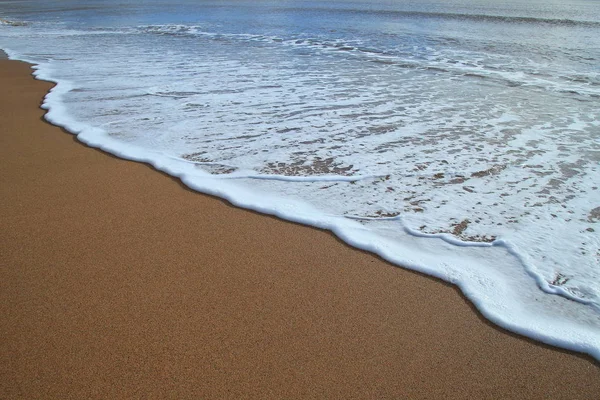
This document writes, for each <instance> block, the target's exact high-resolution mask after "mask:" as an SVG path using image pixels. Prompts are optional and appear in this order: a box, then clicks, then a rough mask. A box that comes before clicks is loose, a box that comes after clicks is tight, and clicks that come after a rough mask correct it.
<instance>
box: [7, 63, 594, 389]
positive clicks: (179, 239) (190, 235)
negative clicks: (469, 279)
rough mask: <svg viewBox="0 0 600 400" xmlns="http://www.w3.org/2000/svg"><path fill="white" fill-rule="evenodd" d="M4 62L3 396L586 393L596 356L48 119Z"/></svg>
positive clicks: (33, 91)
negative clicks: (526, 333) (517, 330)
mask: <svg viewBox="0 0 600 400" xmlns="http://www.w3.org/2000/svg"><path fill="white" fill-rule="evenodd" d="M50 87H51V84H49V83H46V82H40V81H35V80H34V79H32V77H31V76H30V69H29V65H27V64H24V63H19V62H14V61H0V88H2V89H1V90H2V92H1V95H0V110H1V112H0V140H1V146H0V151H1V152H2V153H1V162H0V166H1V168H0V171H1V172H0V174H1V179H2V181H1V197H0V205H1V207H0V209H1V214H0V229H1V233H2V236H1V254H0V262H1V264H0V265H1V270H0V318H1V321H2V322H1V329H2V331H1V339H0V356H1V358H0V362H1V366H0V398H2V399H20V398H22V399H36V398H53V399H83V398H107V399H116V398H144V399H149V398H174V399H175V398H177V399H179V398H195V399H199V398H340V399H341V398H386V397H387V398H442V397H443V398H490V399H499V398H552V399H558V398H565V399H567V398H568V399H576V398H580V399H583V398H588V399H597V398H598V396H599V393H600V368H599V367H598V363H596V362H594V361H592V360H591V359H590V358H589V357H584V356H579V355H575V354H572V353H569V352H565V351H561V350H557V349H553V348H550V347H548V346H544V345H540V344H536V343H533V342H532V341H530V340H526V339H521V338H519V337H517V336H515V335H512V334H509V333H506V332H505V331H502V330H500V329H497V328H494V327H492V326H491V325H490V324H489V323H487V322H485V321H484V320H482V318H481V317H480V316H478V314H477V313H476V312H474V310H473V308H472V306H470V305H469V303H468V302H467V301H465V300H464V298H463V297H462V296H461V295H460V294H459V293H458V291H457V290H456V289H455V288H453V287H452V286H449V285H447V284H444V283H442V282H439V281H437V280H434V279H431V278H428V277H425V276H422V275H420V274H416V273H412V272H408V271H404V270H402V269H400V268H396V267H394V266H392V265H389V264H387V263H385V262H383V261H381V260H379V259H378V258H377V257H375V256H373V255H370V254H367V253H364V252H361V251H357V250H354V249H351V248H349V247H347V246H346V245H344V244H343V243H341V242H340V241H338V240H337V239H335V238H334V237H333V236H332V235H331V234H329V233H327V232H323V231H319V230H315V229H312V228H307V227H303V226H299V225H295V224H291V223H286V222H282V221H280V220H277V219H275V218H271V217H266V216H261V215H258V214H256V213H253V212H249V211H244V210H240V209H236V208H233V207H231V206H229V205H227V204H225V203H224V202H222V201H220V200H218V199H214V198H211V197H208V196H203V195H200V194H197V193H193V192H191V191H189V190H187V189H185V188H184V187H183V186H182V185H181V184H179V183H178V182H177V181H176V180H174V179H172V178H170V177H168V176H165V175H163V174H161V173H158V172H156V171H154V170H153V169H151V168H150V167H148V166H146V165H143V164H139V163H134V162H128V161H123V160H119V159H117V158H115V157H112V156H110V155H107V154H105V153H103V152H100V151H97V150H94V149H90V148H87V147H85V146H83V145H81V144H79V143H78V142H77V141H76V140H75V139H74V137H73V136H72V135H70V134H68V133H65V132H63V131H62V130H61V129H59V128H56V127H54V126H51V125H49V124H47V123H45V122H43V120H42V119H41V118H42V115H43V111H42V110H40V109H39V108H38V105H39V103H40V100H41V98H42V96H43V95H44V93H45V92H46V91H47V90H48V89H49V88H50Z"/></svg>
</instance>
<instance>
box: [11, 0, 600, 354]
mask: <svg viewBox="0 0 600 400" xmlns="http://www.w3.org/2000/svg"><path fill="white" fill-rule="evenodd" d="M37 3H38V2H28V1H14V2H3V3H2V7H1V8H0V18H2V19H3V20H5V22H4V23H3V24H2V25H0V47H1V48H4V49H6V50H7V52H8V54H9V55H10V56H11V57H12V58H17V59H24V60H27V61H31V62H34V63H36V64H38V67H37V68H38V70H37V73H38V77H40V78H44V79H50V80H54V81H58V82H59V85H58V87H57V88H56V89H55V90H54V91H53V93H52V94H51V95H50V96H48V97H47V100H46V103H45V104H46V107H47V108H49V109H50V113H49V114H48V119H49V120H50V121H51V122H53V123H56V124H58V125H61V126H65V127H66V128H67V129H69V130H71V131H72V132H74V133H77V134H78V135H79V136H78V137H79V139H80V140H82V141H84V142H87V143H90V144H92V145H95V146H99V147H102V148H104V149H106V150H108V151H111V152H113V153H115V154H117V155H120V156H123V157H126V158H132V159H137V160H142V161H146V162H150V163H152V164H153V165H155V166H156V167H157V168H159V169H161V170H164V171H166V172H168V173H171V174H173V175H175V176H178V177H180V178H181V179H182V180H183V181H184V182H185V183H186V184H188V185H189V186H191V187H193V188H196V189H198V190H200V191H203V192H208V193H212V194H217V195H220V196H222V197H225V198H228V199H229V200H230V201H232V202H233V203H234V204H237V205H240V206H244V207H249V208H253V209H256V210H259V211H262V212H266V213H271V214H275V215H278V216H280V217H283V218H286V219H291V220H294V221H298V222H302V223H307V224H311V225H315V226H319V227H324V228H327V229H331V230H333V231H334V232H335V233H336V234H337V235H338V236H340V237H341V238H342V239H344V240H346V241H347V242H348V243H350V244H352V245H354V246H357V247H360V248H364V249H367V250H370V251H374V252H376V253H378V254H380V255H382V256H383V257H384V258H386V259H388V260H390V261H392V262H395V263H398V264H401V265H403V266H408V267H411V268H414V269H417V270H420V271H423V272H426V273H429V274H432V275H434V276H438V277H440V278H442V279H445V280H448V281H450V282H454V283H456V284H457V285H459V286H460V287H461V289H462V290H463V292H465V294H466V295H467V296H468V297H469V298H470V299H471V300H472V301H473V302H474V303H475V305H476V306H477V307H478V308H479V309H480V310H481V311H482V313H483V314H484V315H485V316H486V317H488V318H490V319H491V320H493V321H494V322H496V323H498V324H500V325H502V326H504V327H506V328H508V329H511V330H513V331H516V332H519V333H522V334H525V335H528V336H531V337H534V338H537V339H539V340H542V341H545V342H547V343H552V344H556V345H559V346H563V347H567V348H570V349H574V350H578V351H583V352H587V353H589V354H592V355H593V356H594V357H596V358H600V235H599V234H598V232H599V230H600V227H599V226H598V222H599V221H600V195H599V191H598V185H599V184H600V179H599V169H598V168H599V161H600V112H599V111H598V110H600V107H599V106H600V46H598V39H597V38H598V37H600V3H599V2H597V1H569V2H561V3H560V4H554V3H552V4H548V2H543V1H533V2H528V3H527V4H525V5H523V4H520V3H519V2H492V1H484V0H481V1H452V2H443V3H441V2H439V3H437V2H426V3H423V2H410V1H400V0H398V1H388V2H381V3H379V2H378V3H377V5H375V4H372V3H369V2H355V1H332V2H327V3H326V4H325V5H324V4H322V2H285V1H272V2H268V1H261V2H247V1H230V2H209V1H176V2H168V3H167V2H161V1H151V2H147V3H145V4H144V5H140V4H138V2H133V1H130V2H126V1H125V2H124V1H119V2H117V1H108V2H106V1H103V2H89V1H88V2H73V1H69V2H67V1H63V2H59V1H54V2H53V1H50V2H44V3H43V4H42V5H40V4H37Z"/></svg>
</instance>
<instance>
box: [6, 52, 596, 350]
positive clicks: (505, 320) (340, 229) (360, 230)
mask: <svg viewBox="0 0 600 400" xmlns="http://www.w3.org/2000/svg"><path fill="white" fill-rule="evenodd" d="M7 54H9V57H10V58H11V59H13V58H16V54H15V53H14V52H12V51H10V50H8V51H7ZM25 61H27V60H25ZM44 67H45V68H42V66H40V65H38V66H35V67H34V71H35V72H34V76H35V77H36V78H37V79H43V80H47V81H51V82H55V83H57V85H56V86H55V87H54V88H53V89H52V90H51V91H50V92H49V93H48V94H47V95H46V96H45V98H44V103H43V106H42V108H44V109H46V110H48V112H47V113H46V115H45V119H46V120H47V121H49V122H50V123H52V124H54V125H57V126H60V127H63V128H64V129H66V130H67V131H69V132H71V133H74V134H75V135H76V136H77V139H78V140H80V141H81V142H83V143H86V144H87V145H89V146H92V147H96V148H99V149H102V150H104V151H107V152H110V153H112V154H114V155H116V156H118V157H120V158H124V159H128V160H133V161H139V162H144V163H148V164H150V165H152V166H154V167H155V168H156V169H157V170H160V171H163V172H166V173H167V174H170V175H172V176H174V177H177V178H179V179H180V180H181V181H182V182H183V183H184V184H185V185H187V186H188V187H190V188H191V189H194V190H197V191H199V192H202V193H206V194H211V195H215V196H218V197H221V198H224V199H226V200H228V201H229V202H230V203H232V204H233V205H236V206H239V207H243V208H247V209H251V210H254V211H257V212H261V213H264V214H269V215H274V216H277V217H279V218H282V219H285V220H289V221H293V222H297V223H301V224H305V225H310V226H314V227H317V228H321V229H327V230H330V231H331V232H332V233H333V234H334V235H336V236H337V237H339V238H340V239H341V240H343V241H344V242H346V243H348V244H349V245H350V246H353V247H356V248H358V249H361V250H365V251H369V252H372V253H374V254H377V255H378V256H380V257H381V258H382V259H384V260H386V261H389V262H391V263H393V264H396V265H401V266H403V267H405V268H408V269H412V270H416V271H419V272H422V273H425V274H428V275H431V276H434V277H436V278H438V279H441V280H445V281H450V282H451V283H454V284H455V285H457V287H459V288H460V290H461V291H462V292H463V294H464V295H465V296H466V297H467V298H469V299H470V300H471V301H472V302H473V304H474V305H475V307H476V308H477V309H478V310H479V312H481V314H482V315H483V316H484V317H485V318H487V319H488V320H490V321H492V322H493V323H495V324H497V325H498V326H501V327H503V328H505V329H508V330H510V331H512V332H515V333H518V334H521V335H524V336H527V337H531V338H533V339H535V340H539V341H541V342H544V343H547V344H550V345H554V346H558V347H562V348H565V349H568V350H572V351H576V352H583V353H587V354H589V355H591V356H592V357H594V358H596V359H597V360H600V337H598V335H597V332H591V331H590V330H589V329H586V327H581V326H573V327H571V326H570V325H569V326H568V327H567V328H563V327H562V326H554V325H552V326H550V325H544V322H545V321H547V320H546V319H544V318H543V317H540V318H541V319H539V321H538V322H539V323H538V324H527V323H524V318H527V314H525V315H521V314H519V313H517V316H516V318H515V316H513V315H511V314H506V313H503V314H502V313H499V312H498V311H495V310H496V308H492V306H493V305H494V304H489V300H490V299H489V298H488V296H486V295H485V294H483V293H481V292H480V291H478V290H477V282H476V281H471V280H467V279H458V280H454V279H452V278H449V277H448V276H446V275H445V273H444V272H443V271H442V270H441V269H436V268H435V267H433V266H431V265H429V264H428V261H427V257H426V256H424V255H423V254H419V253H411V252H410V250H409V249H406V250H407V251H405V252H403V251H399V250H402V247H401V248H399V247H398V246H397V245H396V244H395V243H391V242H390V241H389V240H388V239H384V238H381V237H379V236H376V235H374V234H372V233H366V229H365V228H364V227H363V226H362V225H361V224H359V223H358V222H355V221H353V220H352V219H349V218H345V217H341V216H330V215H326V214H323V213H320V212H317V211H316V210H312V209H311V208H309V207H307V206H306V205H305V204H301V203H299V202H295V201H294V200H288V199H283V200H282V201H274V200H275V199H270V200H271V204H269V203H268V202H266V201H265V198H264V196H262V195H258V194H255V193H252V192H248V191H246V190H244V189H240V188H239V187H234V186H232V185H231V184H230V183H229V182H230V181H231V180H230V179H214V178H212V179H205V178H206V177H205V176H202V175H199V174H198V173H197V172H198V171H197V169H195V168H194V167H193V166H192V165H190V164H178V168H174V167H173V166H172V160H171V159H170V158H169V157H167V156H165V155H164V154H161V153H158V152H150V151H148V150H142V149H140V148H137V147H134V146H131V145H127V144H123V143H120V142H118V141H116V140H114V139H112V138H110V137H109V136H107V135H106V133H105V132H104V131H103V130H102V129H99V128H94V127H90V126H87V125H85V124H82V123H79V122H76V121H70V120H69V118H68V114H67V113H66V112H65V107H64V105H63V104H62V103H61V101H60V100H61V96H62V95H63V94H64V93H66V92H68V91H69V90H71V89H72V88H73V87H74V85H73V84H72V83H70V82H68V81H64V80H63V81H61V82H57V80H55V79H53V78H52V76H51V75H52V74H51V72H52V69H51V67H50V66H47V65H45V66H44ZM65 116H67V117H66V118H65ZM61 117H62V118H61ZM354 179H355V177H353V178H352V180H354ZM277 200H281V199H277ZM399 220H401V222H402V225H403V227H404V229H405V230H406V232H407V233H409V234H411V235H413V236H415V237H427V238H435V239H441V240H443V241H445V242H448V243H450V244H452V245H458V246H465V247H468V246H471V247H492V246H501V247H504V248H506V249H507V251H509V252H510V254H513V255H515V256H517V259H518V260H519V261H521V265H523V266H524V267H525V270H526V272H527V274H529V275H530V276H532V277H533V278H534V279H535V280H536V281H537V282H538V286H539V287H540V285H541V287H542V288H546V289H548V288H549V285H548V284H547V283H545V281H543V279H541V278H540V275H539V274H537V273H535V272H534V271H533V270H532V266H531V265H529V264H528V263H527V262H526V260H525V258H524V257H523V256H522V255H521V254H520V253H519V252H518V250H517V249H516V248H514V246H512V245H510V244H509V243H507V242H506V241H503V240H496V241H495V242H493V243H491V244H490V243H480V242H475V243H473V242H461V241H457V240H454V239H452V238H451V237H449V235H447V234H433V235H432V234H423V233H421V232H416V231H415V230H411V229H410V228H409V227H407V226H406V224H405V223H404V222H403V221H402V219H401V218H400V219H399ZM405 254H408V256H407V255H405ZM410 257H414V258H410ZM490 273H491V274H492V275H494V274H495V272H493V271H492V272H490ZM499 282H500V283H501V284H504V282H502V281H501V280H500V281H499ZM544 292H546V291H544ZM546 293H548V292H546ZM551 294H554V293H551ZM503 300H505V301H506V302H507V305H508V306H513V308H516V309H519V308H518V307H517V305H516V304H515V301H514V300H512V299H503ZM502 309H505V308H502ZM519 317H521V318H520V319H519ZM519 321H520V322H521V324H519V323H518V322H519ZM536 321H537V320H536ZM550 327H551V328H552V329H549V331H546V330H544V329H548V328H550Z"/></svg>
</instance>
